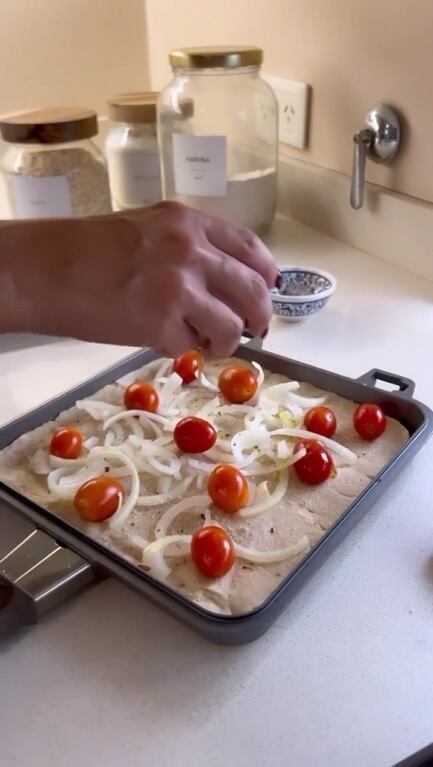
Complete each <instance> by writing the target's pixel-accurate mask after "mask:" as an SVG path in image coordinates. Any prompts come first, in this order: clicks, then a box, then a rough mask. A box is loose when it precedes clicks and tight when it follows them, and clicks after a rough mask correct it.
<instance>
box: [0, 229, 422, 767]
mask: <svg viewBox="0 0 433 767" xmlns="http://www.w3.org/2000/svg"><path fill="white" fill-rule="evenodd" d="M269 241H270V243H271V246H272V248H273V250H274V252H275V254H276V256H277V258H278V260H279V261H280V263H292V264H301V265H302V264H313V265H317V266H321V267H322V268H324V269H327V270H329V271H331V272H333V273H334V274H335V275H336V277H337V279H338V282H339V285H338V289H337V293H336V294H335V296H334V298H333V300H332V302H331V303H330V304H329V306H328V308H327V309H326V310H325V311H323V312H322V313H320V314H319V315H318V316H317V317H315V318H311V319H310V320H308V321H307V322H305V323H301V324H282V323H279V322H278V321H274V323H273V325H272V328H271V332H270V335H269V337H268V338H267V339H266V342H265V347H266V348H268V349H270V350H272V351H277V352H279V353H282V354H285V355H287V356H290V357H294V358H298V359H301V360H303V361H306V362H311V363H313V364H315V365H317V366H320V367H325V368H328V369H331V370H335V371H338V372H341V373H346V374H348V375H350V376H358V375H360V374H361V373H363V372H365V371H367V370H369V369H370V368H373V367H381V368H382V369H388V370H390V371H392V372H396V373H401V374H402V375H405V376H408V377H410V378H413V379H415V380H416V382H417V390H416V396H417V397H418V398H419V399H420V400H422V401H424V402H425V403H426V404H429V405H430V406H433V364H432V358H431V349H432V338H433V283H428V282H425V281H423V280H421V279H420V278H418V277H414V276H412V275H411V274H409V273H406V272H404V271H402V270H400V269H398V268H396V267H393V266H390V265H389V264H387V263H385V262H381V261H380V260H378V259H376V258H373V257H371V256H369V255H367V254H365V253H361V252H360V251H357V250H354V249H352V248H350V247H348V246H346V245H344V244H342V243H339V242H336V241H335V240H331V239H330V238H328V237H325V236H323V235H320V234H318V233H316V232H313V231H312V230H310V229H307V228H306V227H303V226H301V225H299V224H297V223H293V222H290V221H288V220H283V219H281V220H279V221H278V222H277V223H276V225H275V229H274V232H273V234H272V236H271V237H270V239H269ZM408 257H409V256H408ZM129 351H130V350H125V349H119V348H115V347H103V346H95V345H90V344H88V345H85V344H82V343H78V342H74V341H53V340H46V339H35V338H33V337H25V338H24V337H21V338H18V337H13V336H6V337H4V338H3V339H2V340H1V342H0V352H1V353H0V421H1V422H6V421H7V420H9V419H11V418H13V417H16V416H17V415H19V414H21V413H23V412H24V411H26V410H28V409H30V408H32V407H34V406H35V405H36V404H38V403H39V402H41V401H43V400H46V399H49V398H51V397H52V396H53V395H55V394H57V393H58V392H60V391H62V390H64V389H65V388H69V387H70V386H72V385H74V384H75V383H78V382H80V381H81V380H82V379H83V378H85V377H88V376H89V375H91V374H92V373H94V372H97V371H98V370H99V369H101V368H103V367H105V366H108V365H109V364H111V363H112V362H114V361H115V360H117V359H119V358H120V357H121V356H124V355H125V354H126V353H128V352H129ZM432 463H433V443H429V444H427V445H426V446H425V447H424V448H423V450H422V451H421V452H420V453H419V454H418V455H417V456H416V458H415V459H414V460H413V461H412V462H411V464H410V465H409V466H408V467H407V468H406V469H405V470H404V471H403V472H402V474H401V476H400V477H399V479H398V480H397V481H396V482H395V485H394V487H393V488H391V489H389V490H388V491H387V493H386V494H385V495H384V496H383V498H382V499H381V500H380V501H379V502H378V503H377V505H376V506H375V507H374V508H373V509H372V510H371V511H370V512H369V513H368V514H367V515H366V517H365V518H364V520H363V521H362V522H361V523H360V524H359V525H358V527H357V528H356V529H355V530H354V531H353V532H352V533H351V534H350V535H349V537H348V538H347V539H346V541H345V542H344V543H343V544H342V545H341V546H340V547H339V549H338V550H337V552H336V553H335V554H334V555H333V556H332V557H331V558H330V559H329V560H328V561H327V563H326V564H325V565H324V566H323V567H322V568H321V570H320V571H319V572H318V573H317V574H316V576H315V577H314V578H313V579H312V580H311V581H310V582H309V584H308V585H307V586H306V587H305V588H304V590H303V591H302V593H301V594H300V595H299V596H298V597H297V598H296V600H295V601H294V602H293V603H292V604H291V606H290V607H289V608H288V610H287V611H286V613H285V614H284V615H283V616H282V617H280V619H279V620H278V621H277V623H276V624H275V625H274V627H273V628H272V629H271V630H270V631H269V632H268V633H267V634H266V635H265V636H264V637H263V638H261V639H259V640H258V641H257V642H255V643H253V644H251V645H249V646H245V647H240V648H222V647H218V646H214V645H211V644H209V643H207V642H205V641H204V640H202V639H200V638H199V637H197V636H196V635H195V634H193V633H192V632H191V631H189V630H188V629H186V628H183V627H182V626H181V625H180V624H179V623H177V622H176V621H174V620H173V619H171V618H169V617H167V616H166V615H164V614H163V613H162V612H160V611H159V610H158V609H156V608H155V607H153V606H152V605H150V604H149V603H147V602H146V601H144V600H143V599H142V598H140V597H139V596H137V595H135V594H133V593H132V592H131V591H130V590H128V589H127V588H125V587H123V586H122V585H120V584H118V583H116V582H114V581H105V582H104V583H101V584H99V585H97V586H94V587H92V588H89V589H88V590H86V591H85V592H82V593H81V594H79V595H78V596H77V597H75V598H73V599H71V600H70V601H69V602H68V603H66V604H65V605H63V606H62V607H61V608H59V609H57V610H55V611H53V612H52V613H50V614H49V615H48V616H47V617H46V618H45V619H44V620H43V622H42V623H41V624H40V625H38V626H36V627H32V628H31V629H29V630H27V631H25V632H23V633H21V634H20V635H18V636H16V637H14V638H13V639H12V640H10V641H8V642H7V643H4V645H3V646H1V647H0V650H1V657H0V743H1V746H0V750H1V756H0V761H1V764H2V767H9V765H14V766H16V767H24V765H27V764H29V765H30V764H31V765H32V767H42V766H43V767H46V765H47V764H51V763H53V764H57V765H58V766H59V767H76V765H77V764H80V763H84V764H86V765H89V767H100V766H101V767H102V766H103V767H142V765H146V767H183V766H184V765H185V767H199V766H200V767H202V765H206V767H231V766H232V765H236V767H261V766H262V765H266V767H268V766H272V767H280V766H281V767H319V765H320V766H321V767H327V766H328V765H329V766H330V767H331V765H332V767H348V765H350V766H351V767H391V765H393V764H394V763H395V762H396V761H398V760H399V759H402V758H403V757H405V756H407V755H408V754H410V753H412V752H414V751H416V750H418V749H419V748H421V747H422V746H424V745H426V744H427V743H428V742H430V741H431V740H433V734H432V733H433V663H432V634H433V506H432V502H431V499H432V497H433V471H432Z"/></svg>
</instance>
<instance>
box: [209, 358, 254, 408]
mask: <svg viewBox="0 0 433 767" xmlns="http://www.w3.org/2000/svg"><path fill="white" fill-rule="evenodd" d="M218 387H219V390H220V392H221V394H223V396H224V397H225V398H226V399H228V401H229V402H233V403H235V404H236V405H241V404H242V403H243V402H247V400H249V399H251V397H253V396H254V394H255V393H256V391H257V376H256V375H255V373H253V371H252V370H250V368H247V367H242V366H241V365H232V366H230V367H228V368H224V370H222V371H221V373H220V375H219V378H218Z"/></svg>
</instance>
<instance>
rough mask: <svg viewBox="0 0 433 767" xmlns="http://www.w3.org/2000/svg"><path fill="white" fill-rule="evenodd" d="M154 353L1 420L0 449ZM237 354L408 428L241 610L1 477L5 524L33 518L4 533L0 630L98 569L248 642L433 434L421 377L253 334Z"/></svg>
mask: <svg viewBox="0 0 433 767" xmlns="http://www.w3.org/2000/svg"><path fill="white" fill-rule="evenodd" d="M157 356H158V355H157V354H156V353H155V352H154V351H153V350H151V349H144V350H141V351H139V352H136V353H134V354H133V355H131V356H130V357H128V358H126V359H125V360H123V361H122V362H120V363H118V364H116V365H114V366H112V367H111V368H109V369H108V370H105V371H104V372H102V373H100V374H99V375H96V376H95V377H93V378H91V379H90V380H88V381H86V382H85V383H83V384H82V385H80V386H77V387H75V388H74V389H71V390H70V391H69V392H66V393H65V394H62V395H61V396H59V397H57V398H55V399H54V400H51V401H50V402H47V403H46V404H44V405H41V406H40V407H38V408H37V409H36V410H33V411H31V412H30V413H28V414H26V415H24V416H22V417H21V418H19V419H17V420H16V421H13V422H12V423H10V424H7V425H6V426H4V427H3V428H1V429H0V449H3V448H4V447H6V446H7V445H9V444H10V443H11V442H13V441H14V440H15V439H17V438H18V437H19V436H20V435H22V434H24V433H26V432H28V431H31V430H32V429H35V428H36V427H37V426H40V425H42V424H43V423H45V422H46V421H49V420H52V419H54V418H55V417H56V416H57V415H58V414H59V413H60V412H61V411H63V410H65V409H67V408H69V407H71V406H72V405H73V404H74V403H75V402H76V400H77V399H81V398H83V397H87V396H89V395H91V394H93V393H94V392H96V391H97V390H98V389H100V388H101V387H103V386H105V385H106V384H109V383H113V382H114V381H116V380H117V379H118V378H120V377H121V376H123V375H125V374H126V373H129V372H130V371H133V370H135V369H137V368H139V367H141V366H142V365H144V364H146V363H147V362H150V361H151V360H153V359H155V358H156V357H157ZM236 356H238V357H240V358H242V359H245V360H248V361H252V360H256V361H257V362H259V363H260V364H261V365H262V366H263V367H264V368H265V369H267V370H269V371H272V372H274V373H281V374H283V375H286V376H288V377H289V378H292V379H296V380H299V381H305V382H308V383H310V384H313V385H314V386H317V387H319V388H321V389H325V390H327V391H329V392H334V393H335V394H339V395H341V396H342V397H345V398H346V399H350V400H353V401H355V402H375V403H377V404H379V405H380V406H381V407H382V408H383V409H384V411H385V412H386V413H387V414H388V415H390V416H392V417H394V418H397V419H398V420H399V421H400V422H401V423H402V424H403V425H404V426H406V428H407V429H408V431H409V434H410V438H409V440H408V441H407V442H406V443H405V444H404V445H403V446H402V448H401V449H400V450H399V451H398V453H397V454H396V455H395V456H394V457H393V459H392V460H391V461H390V462H389V463H388V464H387V465H386V466H385V467H384V468H383V469H382V470H381V472H380V473H379V474H378V475H377V477H376V478H375V479H374V480H373V481H372V482H371V483H370V484H369V485H368V486H367V488H366V489H365V490H364V491H363V492H362V493H361V495H359V496H358V498H356V499H355V501H354V502H353V503H351V505H350V506H349V507H348V509H347V511H346V512H345V513H344V514H343V515H342V516H341V517H340V518H339V519H338V520H337V522H336V523H335V524H334V525H333V526H332V527H331V528H330V529H329V530H328V532H327V533H326V534H325V535H324V536H323V538H322V539H321V540H320V541H319V542H318V543H317V544H316V545H315V546H314V548H313V549H312V550H311V551H310V552H309V553H308V554H307V555H306V556H305V557H304V559H303V560H302V561H301V562H300V563H299V564H298V565H297V566H296V568H295V569H294V570H293V571H292V572H291V573H289V575H288V576H287V578H286V579H285V580H283V581H282V582H281V584H280V585H279V586H278V587H277V589H276V590H275V591H274V592H273V593H272V594H271V595H270V596H269V598H268V599H267V600H266V601H265V602H264V603H263V604H262V605H261V606H260V607H258V608H256V609H254V610H252V611H251V612H249V613H246V614H242V615H237V616H226V615H216V614H213V613H211V612H209V611H207V610H205V609H203V608H201V607H199V606H198V605H195V604H194V603H192V602H191V601H189V600H188V599H186V598H185V597H184V596H182V594H180V593H177V592H175V591H174V590H172V589H170V588H169V587H168V586H166V585H165V584H163V583H160V582H158V581H155V580H153V579H152V578H151V577H150V576H149V575H148V574H146V573H145V572H143V571H141V570H139V569H138V568H137V567H135V566H134V565H133V564H131V563H129V562H127V561H126V560H125V559H123V558H122V557H121V556H120V555H118V554H116V553H115V552H112V551H109V550H108V549H106V548H104V547H103V546H102V545H101V544H100V543H98V542H97V541H94V540H92V539H90V538H89V537H88V536H86V535H85V533H84V532H82V531H80V530H77V529H75V528H73V527H72V526H71V525H68V524H67V523H66V522H65V521H63V520H62V519H60V518H58V517H55V516H53V515H52V514H50V513H49V512H47V511H45V510H44V509H43V508H41V507H40V506H38V505H37V504H35V503H33V502H31V501H29V500H28V499H26V498H24V497H23V496H22V495H20V494H19V493H18V492H16V491H15V490H12V489H11V488H9V487H8V486H7V485H5V484H3V483H0V512H1V513H2V514H3V515H7V522H6V526H7V528H8V529H9V530H10V529H11V527H13V528H14V530H15V522H16V524H17V525H18V524H20V525H21V526H22V525H23V524H24V523H23V521H22V520H21V519H20V520H19V523H18V518H17V512H18V514H20V515H21V516H22V517H24V519H25V525H27V528H26V531H25V534H24V533H18V532H16V534H15V537H14V540H13V541H12V548H11V547H10V545H9V550H7V551H6V552H5V551H3V552H2V550H1V539H0V636H1V635H6V634H8V633H10V632H11V631H12V630H14V629H16V628H17V627H18V626H20V625H25V624H29V623H32V622H34V621H35V620H37V619H38V617H39V616H40V615H41V614H42V613H43V612H44V611H45V610H47V609H49V608H50V607H52V606H54V605H55V604H57V603H58V602H60V601H61V600H62V599H64V598H65V597H66V596H68V595H69V594H72V593H73V592H74V591H77V590H78V589H80V588H82V587H83V586H84V585H86V584H87V583H89V582H90V581H91V580H93V579H94V578H98V577H104V575H111V576H114V577H116V578H118V579H120V580H121V581H123V582H124V583H126V584H127V585H128V586H131V587H132V588H133V589H135V590H136V591H138V592H139V593H140V594H142V595H143V596H145V597H146V598H148V599H149V600H150V601H151V602H153V603H154V604H156V605H158V606H159V607H161V608H162V609H164V610H165V611H166V612H168V613H169V614H170V615H172V616H174V617H175V618H177V619H179V620H180V621H182V622H183V623H184V624H186V625H188V626H189V627H191V628H192V629H193V630H195V631H196V632H198V633H199V634H201V635H202V636H204V637H205V638H207V639H209V640H210V641H212V642H215V643H218V644H225V645H240V644H246V643H247V642H251V641H253V640H254V639H257V638H258V637H259V636H260V635H262V634H264V633H265V632H266V631H267V630H268V629H269V628H270V626H271V625H272V623H273V622H274V621H275V620H276V618H277V617H278V616H279V615H280V613H281V612H282V611H283V610H284V609H285V608H286V607H287V605H288V604H289V602H290V601H291V599H293V597H294V596H295V595H296V594H297V593H298V592H299V591H300V589H301V588H302V586H303V585H304V584H305V582H306V581H307V580H308V579H309V578H310V577H311V576H312V575H313V573H314V572H316V571H317V569H318V568H319V567H320V565H321V564H322V563H323V562H324V561H325V560H326V559H327V558H328V557H329V555H330V554H331V553H332V551H333V550H334V549H335V548H336V547H337V546H338V544H339V543H340V541H341V540H342V539H343V538H344V537H345V536H346V535H347V534H348V533H349V531H350V530H351V529H352V528H353V527H354V525H355V524H356V523H357V522H358V521H359V520H360V519H361V517H362V516H363V515H364V514H365V512H366V511H368V509H370V508H371V506H372V505H373V503H374V502H375V501H376V500H377V498H378V497H379V496H380V495H381V493H382V492H383V491H384V490H385V488H387V487H388V486H389V485H390V484H391V483H392V479H393V477H395V476H396V475H397V474H398V473H399V472H400V471H401V469H402V467H403V465H404V464H405V463H406V462H407V461H408V460H409V459H410V458H412V457H413V456H414V454H415V453H416V452H417V451H418V450H419V449H420V447H421V446H422V444H423V443H424V442H425V441H426V440H427V438H428V437H429V435H430V434H431V431H432V428H433V419H432V416H433V414H432V412H431V411H430V410H429V409H428V408H427V407H426V406H425V405H423V404H421V403H419V402H417V401H415V400H414V399H413V392H414V388H415V384H414V383H413V381H411V380H409V379H407V378H403V377H401V376H399V375H396V374H393V373H388V372H385V371H382V370H377V369H374V370H371V371H369V372H368V373H366V374H364V375H362V376H361V377H360V378H358V379H356V380H355V379H351V378H347V377H344V376H341V375H338V374H336V373H332V372H329V371H326V370H322V369H320V368H316V367H312V366H310V365H306V364H304V363H301V362H297V361H295V360H291V359H287V358H286V357H282V356H279V355H276V354H272V353H270V352H265V351H263V350H262V349H260V348H259V345H258V343H257V342H256V341H252V342H251V343H249V344H246V345H242V346H240V348H239V349H238V350H237V352H236ZM380 382H387V383H388V384H391V385H392V386H393V387H395V390H394V391H388V390H384V389H381V388H379V387H378V386H376V384H378V383H380ZM14 520H15V522H14ZM0 521H1V517H0ZM29 523H30V526H29Z"/></svg>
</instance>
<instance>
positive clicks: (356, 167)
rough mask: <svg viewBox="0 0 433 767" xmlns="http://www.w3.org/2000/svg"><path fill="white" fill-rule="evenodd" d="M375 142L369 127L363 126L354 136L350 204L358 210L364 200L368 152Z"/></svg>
mask: <svg viewBox="0 0 433 767" xmlns="http://www.w3.org/2000/svg"><path fill="white" fill-rule="evenodd" d="M372 142H373V134H372V132H371V131H370V130H369V129H368V128H362V130H359V131H358V132H357V133H355V135H354V137H353V143H354V148H353V168H352V183H351V187H350V204H351V206H352V208H354V209H355V210H357V209H358V208H362V205H363V202H364V184H365V163H366V160H367V153H368V150H369V149H370V147H371V144H372Z"/></svg>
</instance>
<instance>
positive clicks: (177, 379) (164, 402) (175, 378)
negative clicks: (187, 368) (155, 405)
mask: <svg viewBox="0 0 433 767" xmlns="http://www.w3.org/2000/svg"><path fill="white" fill-rule="evenodd" d="M182 384H183V379H182V377H181V376H180V375H179V373H170V375H169V376H168V378H167V380H166V382H165V383H164V384H163V385H162V387H161V391H160V393H159V402H160V408H168V407H170V405H171V402H172V400H173V395H174V394H175V392H176V391H177V390H178V389H180V388H181V386H182Z"/></svg>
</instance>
